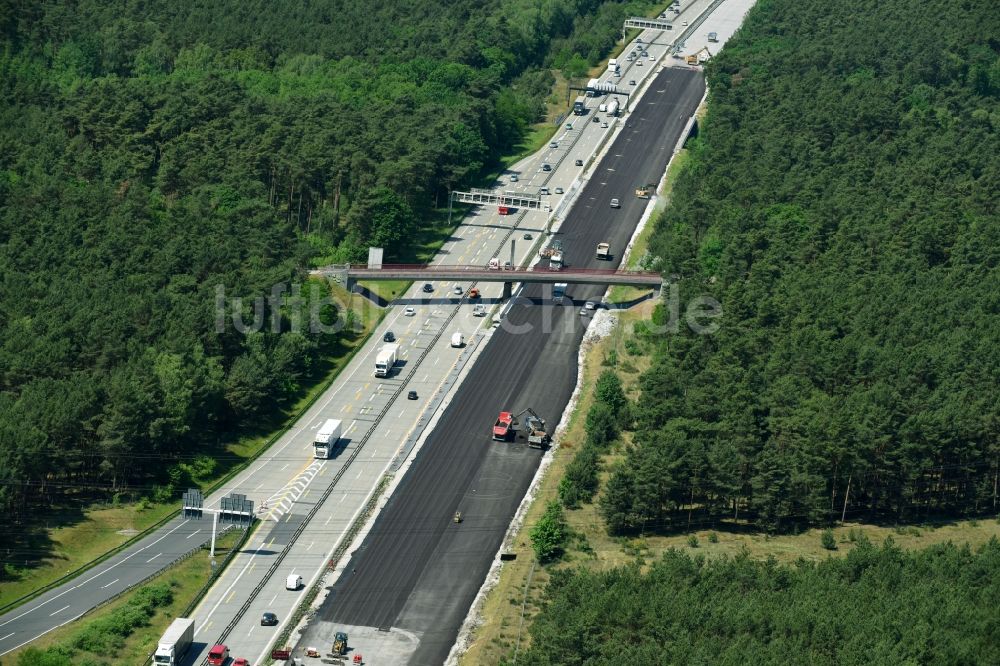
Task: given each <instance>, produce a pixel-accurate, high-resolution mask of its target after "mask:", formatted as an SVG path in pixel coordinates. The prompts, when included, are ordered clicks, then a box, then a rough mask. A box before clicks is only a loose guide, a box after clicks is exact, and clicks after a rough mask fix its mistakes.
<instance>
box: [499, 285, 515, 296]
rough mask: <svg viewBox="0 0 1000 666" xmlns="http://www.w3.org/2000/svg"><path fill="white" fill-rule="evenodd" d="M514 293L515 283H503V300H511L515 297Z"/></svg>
mask: <svg viewBox="0 0 1000 666" xmlns="http://www.w3.org/2000/svg"><path fill="white" fill-rule="evenodd" d="M513 293H514V283H513V282H504V283H503V296H501V298H503V299H504V300H507V299H508V298H510V297H511V296H512V295H513Z"/></svg>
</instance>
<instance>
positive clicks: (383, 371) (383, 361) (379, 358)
mask: <svg viewBox="0 0 1000 666" xmlns="http://www.w3.org/2000/svg"><path fill="white" fill-rule="evenodd" d="M398 352H399V345H398V344H388V345H383V346H382V349H380V350H379V352H378V354H376V355H375V376H376V377H388V376H389V375H390V374H391V373H392V366H394V365H396V355H397V353H398Z"/></svg>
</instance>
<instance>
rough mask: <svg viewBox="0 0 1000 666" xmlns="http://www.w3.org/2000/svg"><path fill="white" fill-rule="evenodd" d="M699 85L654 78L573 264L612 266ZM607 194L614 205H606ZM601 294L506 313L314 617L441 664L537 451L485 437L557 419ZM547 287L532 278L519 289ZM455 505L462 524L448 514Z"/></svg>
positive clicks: (590, 199) (575, 241)
mask: <svg viewBox="0 0 1000 666" xmlns="http://www.w3.org/2000/svg"><path fill="white" fill-rule="evenodd" d="M704 91H705V84H704V79H703V77H702V74H701V72H700V71H694V70H689V69H683V68H666V69H664V70H663V71H662V72H660V73H659V74H658V75H657V76H656V77H655V78H654V79H653V81H652V82H651V83H650V87H649V89H648V90H647V92H646V93H645V95H643V97H642V99H641V101H640V102H639V103H638V108H636V109H635V110H634V111H633V112H632V114H631V115H630V116H628V118H627V120H626V121H625V122H626V124H625V127H624V128H622V130H621V131H620V133H619V135H618V136H617V137H616V139H615V140H614V142H613V144H612V145H611V147H610V149H609V150H608V152H607V154H606V156H605V157H604V159H603V160H602V161H601V163H600V164H599V165H598V167H597V168H596V170H595V172H594V173H593V175H592V176H591V178H590V180H589V181H588V183H587V184H586V185H585V186H584V188H583V191H582V192H581V193H580V195H579V197H578V198H577V200H576V203H575V205H574V206H573V209H572V211H571V212H570V214H569V216H568V218H567V219H566V221H565V222H564V223H563V225H562V227H561V232H560V233H559V234H558V237H560V238H562V240H563V243H564V246H565V251H564V254H565V256H566V258H567V263H568V265H569V266H572V267H580V268H610V267H611V266H609V262H599V261H597V260H596V258H595V248H596V246H597V244H598V243H599V242H602V241H608V242H610V243H611V247H612V252H613V260H612V261H611V262H610V264H611V265H613V266H617V264H618V263H619V261H620V257H621V252H622V250H623V248H624V247H625V245H626V244H627V242H628V240H629V239H630V238H631V236H632V233H633V231H634V230H635V227H636V225H637V223H638V221H639V218H640V216H641V214H642V211H643V210H644V209H645V207H646V204H647V202H646V201H645V200H640V199H637V198H636V196H635V193H634V190H635V188H636V187H637V186H639V185H642V184H644V183H650V182H658V181H659V179H660V177H661V176H662V174H663V171H664V169H665V168H666V164H667V162H668V160H669V159H670V156H671V154H672V151H673V148H674V147H675V145H676V144H677V141H678V140H679V138H680V136H681V133H682V131H683V129H684V126H685V124H686V123H687V121H688V119H689V118H690V117H691V115H692V114H693V113H694V111H695V109H696V108H697V105H698V103H699V101H700V100H701V98H702V95H703V93H704ZM577 122H590V117H589V116H587V117H585V118H583V119H579V120H577ZM612 198H617V199H619V200H620V201H621V204H622V206H621V208H620V209H612V208H611V207H610V201H611V199H612ZM603 292H604V288H603V287H600V286H583V285H579V286H573V285H571V286H570V287H569V289H568V294H567V295H568V296H570V297H571V298H572V300H573V301H574V303H572V304H570V303H565V302H564V305H563V306H554V305H543V306H538V305H532V304H529V303H526V302H525V303H517V304H515V305H514V306H513V307H512V308H511V309H510V311H509V313H508V315H507V317H506V320H505V322H504V325H503V326H502V327H501V328H500V329H499V330H497V331H496V332H495V333H494V335H493V337H492V339H491V340H490V341H489V343H488V344H487V346H486V347H485V348H484V349H483V351H482V353H481V355H480V357H479V359H478V361H477V362H476V363H475V365H474V366H473V367H472V369H471V370H470V372H469V375H468V377H467V378H466V379H465V381H464V382H463V383H462V384H461V386H460V387H459V389H458V390H457V392H456V394H455V396H454V398H453V399H452V401H451V404H450V405H449V406H448V407H447V408H446V409H445V411H444V413H443V414H442V415H441V418H440V420H439V422H438V424H437V426H436V427H435V428H434V430H433V432H432V433H431V434H430V435H429V436H428V438H427V441H426V442H425V443H424V445H423V447H422V448H421V449H420V451H419V453H418V454H417V457H416V458H415V460H414V462H413V465H412V466H411V468H410V470H409V471H408V472H407V474H406V476H405V477H404V479H403V480H402V481H401V482H400V485H399V487H398V488H397V489H396V491H395V493H394V494H393V496H392V497H391V498H390V500H389V502H388V504H387V505H386V507H385V508H384V509H383V510H382V512H381V514H380V515H379V517H378V519H377V520H376V521H375V524H374V525H373V526H372V530H371V532H370V533H369V535H368V536H367V538H366V539H365V540H364V542H363V543H362V545H361V547H360V548H359V549H358V550H357V551H356V552H355V553H353V554H352V556H351V561H350V562H349V563H348V565H347V567H346V569H345V575H343V576H342V577H341V578H340V580H339V581H338V582H337V583H336V584H335V586H334V588H333V590H332V593H331V594H330V595H329V596H328V597H327V599H326V601H325V602H324V604H323V606H322V608H321V609H320V611H319V613H318V619H322V620H327V621H332V622H334V623H340V624H345V625H361V626H372V627H384V628H389V627H397V628H401V629H404V630H407V631H411V632H415V633H417V634H418V635H419V636H420V637H421V640H420V645H419V647H418V649H417V651H416V652H415V653H414V655H413V656H412V658H411V660H410V663H411V664H419V665H424V664H428V665H431V664H433V665H437V664H441V663H443V662H444V660H445V658H446V656H447V654H448V651H449V650H450V649H451V646H452V644H453V643H454V641H455V637H456V636H457V633H458V629H459V627H460V626H461V623H462V621H463V619H464V618H465V616H466V614H467V612H468V609H469V607H470V605H471V603H472V601H473V599H474V598H475V595H476V593H477V591H478V590H479V587H480V586H481V585H482V582H483V580H484V578H485V577H486V574H487V572H488V570H489V567H490V564H491V563H492V561H493V558H494V557H495V556H496V553H497V551H498V549H499V547H500V544H501V542H502V539H503V535H504V533H505V531H506V529H507V526H508V525H509V524H510V521H511V519H512V517H513V515H514V512H515V511H516V509H517V506H518V505H519V503H520V502H521V498H522V497H523V496H524V494H525V492H526V491H527V488H528V485H529V484H530V482H531V479H532V477H533V475H534V473H535V470H536V468H537V465H538V462H539V459H540V458H541V452H540V451H538V450H535V449H528V448H527V447H526V446H525V441H524V440H523V439H518V440H517V441H515V442H506V443H504V442H494V441H493V440H492V438H491V432H492V431H491V428H492V425H493V422H494V420H495V419H496V416H497V414H498V413H499V412H500V411H514V412H519V411H521V410H522V409H524V408H526V407H530V408H532V409H534V410H535V411H536V412H538V413H539V414H540V415H541V416H542V417H543V418H545V419H546V421H547V422H548V427H549V430H550V431H551V430H552V429H553V428H554V427H555V425H556V422H557V421H558V418H559V416H560V415H561V414H562V413H563V411H564V409H565V408H566V405H567V403H568V401H569V398H570V395H571V393H572V391H573V387H574V385H575V384H576V377H577V350H578V348H579V345H580V341H581V338H582V336H583V333H584V329H585V326H586V325H587V324H588V323H589V322H590V317H589V316H587V317H585V316H581V315H580V314H579V311H580V308H581V307H582V306H583V303H584V302H585V301H587V300H593V301H597V300H599V299H600V297H601V294H603ZM549 293H550V291H549V287H547V286H542V285H528V286H526V287H525V289H524V290H523V291H522V292H521V296H524V297H526V298H527V299H538V298H542V297H543V295H547V294H549ZM520 328H526V329H529V330H526V331H524V332H518V330H516V329H520ZM456 511H461V512H462V515H463V517H464V520H463V522H462V523H460V524H455V523H454V522H453V521H452V517H453V516H454V514H455V512H456Z"/></svg>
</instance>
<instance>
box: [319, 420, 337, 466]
mask: <svg viewBox="0 0 1000 666" xmlns="http://www.w3.org/2000/svg"><path fill="white" fill-rule="evenodd" d="M339 441H340V419H327V420H326V422H325V423H324V424H323V425H322V427H321V428H320V429H319V432H317V433H316V437H315V438H313V457H314V458H319V459H321V460H327V459H329V458H332V457H333V453H334V451H336V450H337V443H338V442H339Z"/></svg>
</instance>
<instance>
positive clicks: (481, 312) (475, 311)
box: [472, 305, 486, 317]
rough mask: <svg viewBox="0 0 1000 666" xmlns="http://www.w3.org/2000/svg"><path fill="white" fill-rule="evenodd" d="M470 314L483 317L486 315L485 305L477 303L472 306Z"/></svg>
mask: <svg viewBox="0 0 1000 666" xmlns="http://www.w3.org/2000/svg"><path fill="white" fill-rule="evenodd" d="M472 316H473V317H485V316H486V306H485V305H477V306H476V307H474V308H472Z"/></svg>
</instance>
